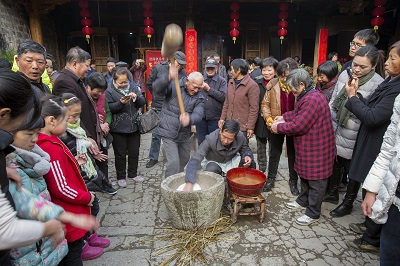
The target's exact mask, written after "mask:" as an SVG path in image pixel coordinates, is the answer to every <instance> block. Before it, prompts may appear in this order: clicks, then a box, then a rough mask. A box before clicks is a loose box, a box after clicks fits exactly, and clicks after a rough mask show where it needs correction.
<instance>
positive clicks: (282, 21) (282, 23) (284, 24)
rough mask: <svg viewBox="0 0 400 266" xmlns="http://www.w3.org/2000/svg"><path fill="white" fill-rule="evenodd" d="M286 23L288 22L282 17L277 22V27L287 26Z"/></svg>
mask: <svg viewBox="0 0 400 266" xmlns="http://www.w3.org/2000/svg"><path fill="white" fill-rule="evenodd" d="M288 24H289V23H288V22H287V21H286V20H284V19H282V20H281V21H279V22H278V27H279V28H287V26H288Z"/></svg>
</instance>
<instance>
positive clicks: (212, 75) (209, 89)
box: [196, 57, 227, 145]
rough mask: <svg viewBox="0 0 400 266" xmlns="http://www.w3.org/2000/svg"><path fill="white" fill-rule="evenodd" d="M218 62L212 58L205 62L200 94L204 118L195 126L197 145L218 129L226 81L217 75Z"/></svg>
mask: <svg viewBox="0 0 400 266" xmlns="http://www.w3.org/2000/svg"><path fill="white" fill-rule="evenodd" d="M217 69H218V62H217V60H215V59H214V58H213V57H210V58H208V59H207V60H206V64H205V71H204V72H205V74H204V87H203V89H202V90H201V91H200V93H201V94H202V95H203V97H204V116H203V119H202V120H201V122H200V123H198V124H196V132H197V139H198V143H199V145H200V144H201V143H202V142H203V140H204V138H205V137H206V136H207V135H208V134H210V133H211V132H213V131H215V130H216V129H217V128H218V121H219V118H220V117H221V112H222V107H223V106H224V101H225V93H226V88H227V84H226V79H224V78H223V77H221V76H220V75H218V74H217Z"/></svg>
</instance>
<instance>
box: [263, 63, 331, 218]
mask: <svg viewBox="0 0 400 266" xmlns="http://www.w3.org/2000/svg"><path fill="white" fill-rule="evenodd" d="M286 83H287V85H288V86H290V90H291V91H292V92H293V94H294V95H295V97H296V106H295V109H294V110H293V111H290V112H286V113H285V114H284V115H283V116H278V117H276V118H275V123H274V124H273V125H272V126H271V130H272V132H273V133H279V134H286V135H290V136H294V148H295V151H296V157H295V163H294V169H295V170H296V172H297V174H298V175H299V177H300V179H301V192H300V195H299V196H298V198H297V199H296V200H295V201H293V202H290V203H287V204H286V206H287V207H288V208H290V209H299V208H306V211H305V214H304V215H303V216H301V217H299V218H298V219H297V220H296V223H297V224H300V225H309V224H311V223H314V222H316V221H317V220H318V219H319V217H320V214H321V204H322V200H323V198H324V195H325V189H326V186H327V182H328V177H329V176H330V175H331V174H332V168H333V160H334V158H335V155H336V144H335V133H334V132H333V125H332V119H331V114H330V111H329V106H328V103H327V101H326V99H325V97H324V96H323V95H322V94H321V93H320V92H319V91H317V90H315V89H314V88H313V87H312V84H311V83H312V82H311V78H310V75H309V74H308V73H307V71H305V70H304V69H295V70H293V71H292V72H290V74H289V76H288V77H287V79H286Z"/></svg>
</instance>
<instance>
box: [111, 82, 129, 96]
mask: <svg viewBox="0 0 400 266" xmlns="http://www.w3.org/2000/svg"><path fill="white" fill-rule="evenodd" d="M113 86H114V89H115V90H116V91H117V92H119V93H121V94H122V95H124V96H126V95H128V94H129V89H130V87H131V84H130V83H128V86H126V88H125V89H120V88H118V86H117V84H115V82H114V81H113Z"/></svg>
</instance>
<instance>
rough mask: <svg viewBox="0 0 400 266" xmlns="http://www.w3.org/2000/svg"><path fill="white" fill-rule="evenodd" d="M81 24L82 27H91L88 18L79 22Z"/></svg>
mask: <svg viewBox="0 0 400 266" xmlns="http://www.w3.org/2000/svg"><path fill="white" fill-rule="evenodd" d="M81 24H82V26H84V27H90V26H92V21H91V20H90V19H88V18H84V19H82V20H81Z"/></svg>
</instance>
